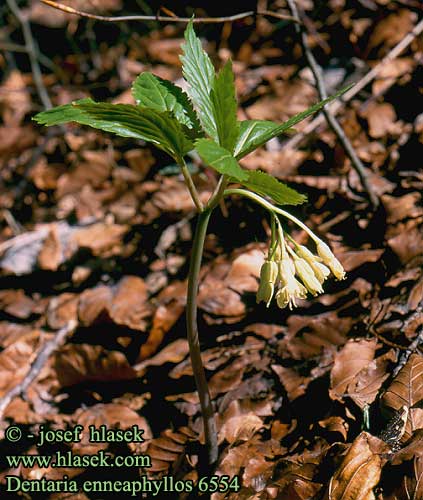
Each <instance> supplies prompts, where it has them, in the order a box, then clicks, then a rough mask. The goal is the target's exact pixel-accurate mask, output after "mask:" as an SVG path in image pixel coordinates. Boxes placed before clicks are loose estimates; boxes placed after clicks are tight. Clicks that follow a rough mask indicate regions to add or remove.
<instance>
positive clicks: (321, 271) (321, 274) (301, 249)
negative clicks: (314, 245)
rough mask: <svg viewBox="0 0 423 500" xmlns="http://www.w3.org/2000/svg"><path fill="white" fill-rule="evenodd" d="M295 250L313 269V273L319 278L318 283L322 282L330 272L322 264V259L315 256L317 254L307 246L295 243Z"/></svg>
mask: <svg viewBox="0 0 423 500" xmlns="http://www.w3.org/2000/svg"><path fill="white" fill-rule="evenodd" d="M295 250H296V252H297V254H298V256H299V257H302V258H303V259H304V260H305V261H307V263H308V264H309V265H310V267H311V268H312V269H313V271H314V275H315V276H316V278H317V279H318V280H319V282H320V284H322V283H323V282H324V281H325V279H326V278H327V277H328V276H329V274H330V270H329V269H328V268H327V267H326V266H325V265H324V264H322V262H321V260H322V259H321V258H320V257H317V255H314V254H313V253H312V252H310V250H309V249H308V248H307V247H305V246H303V245H297V246H296V248H295Z"/></svg>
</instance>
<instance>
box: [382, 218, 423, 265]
mask: <svg viewBox="0 0 423 500" xmlns="http://www.w3.org/2000/svg"><path fill="white" fill-rule="evenodd" d="M413 226H414V227H413ZM388 245H389V246H390V247H391V248H392V250H393V251H394V252H395V253H396V254H397V255H398V257H399V259H400V261H401V262H402V263H403V264H406V263H407V262H409V261H410V260H411V259H412V258H413V257H416V256H418V255H421V253H422V248H423V234H422V230H421V228H419V227H415V225H414V223H412V225H411V227H410V228H406V227H405V228H404V231H401V232H400V233H399V234H398V235H397V236H394V237H392V238H389V240H388Z"/></svg>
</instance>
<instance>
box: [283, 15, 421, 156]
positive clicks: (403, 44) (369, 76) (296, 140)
mask: <svg viewBox="0 0 423 500" xmlns="http://www.w3.org/2000/svg"><path fill="white" fill-rule="evenodd" d="M421 33H423V19H422V20H421V21H419V23H418V24H416V26H415V27H414V28H413V29H412V30H411V31H410V33H408V35H406V36H405V37H404V38H403V39H402V40H401V41H400V42H399V43H398V44H397V45H395V47H394V48H393V49H392V50H391V51H390V52H388V54H387V55H386V56H385V57H384V58H383V59H382V60H381V61H380V62H379V63H378V64H377V65H376V66H375V67H374V68H372V69H371V70H370V71H369V72H368V73H366V74H365V75H364V76H363V78H362V79H361V80H359V81H358V82H357V83H356V84H355V85H354V87H352V88H351V89H350V90H348V91H347V92H345V94H344V95H343V96H342V100H339V99H338V100H337V101H334V102H333V103H332V104H330V105H329V106H328V109H329V110H330V112H331V113H332V114H333V115H336V114H337V113H338V112H339V111H340V110H341V109H342V108H343V107H344V105H345V103H347V102H348V101H350V100H351V99H352V98H353V97H354V96H356V95H357V94H358V93H359V92H360V91H361V90H363V89H364V88H365V87H366V86H367V85H368V84H369V83H370V82H371V81H373V79H374V78H376V77H377V75H378V74H379V73H380V71H381V70H382V68H383V67H384V66H385V65H386V63H388V62H390V61H393V60H394V59H396V58H397V57H398V56H399V55H400V54H401V53H402V52H403V51H404V50H405V49H406V48H407V47H408V46H409V45H410V43H411V42H412V41H413V40H414V39H415V38H416V37H418V36H419V35H420V34H421ZM324 123H325V117H324V116H322V115H319V116H317V117H316V118H314V120H312V121H311V122H310V123H309V124H308V125H306V126H305V127H304V130H303V131H302V132H301V133H300V134H297V135H296V136H294V137H293V138H292V139H290V140H289V141H287V142H285V144H284V147H285V148H289V149H294V148H296V147H297V146H298V145H299V144H301V142H302V141H303V139H304V138H305V137H306V136H308V135H309V134H311V133H312V132H314V131H315V130H316V129H317V128H318V127H320V125H322V124H324Z"/></svg>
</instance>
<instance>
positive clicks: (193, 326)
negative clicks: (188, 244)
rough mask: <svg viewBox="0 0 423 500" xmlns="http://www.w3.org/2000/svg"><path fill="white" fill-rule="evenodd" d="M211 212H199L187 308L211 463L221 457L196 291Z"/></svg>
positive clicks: (189, 334) (193, 245) (193, 365)
mask: <svg viewBox="0 0 423 500" xmlns="http://www.w3.org/2000/svg"><path fill="white" fill-rule="evenodd" d="M211 213H212V209H210V208H207V209H206V210H204V211H202V212H201V213H200V214H199V216H198V221H197V227H196V229H195V235H194V240H193V243H192V254H191V260H190V266H189V275H188V292H187V309H186V321H187V334H188V343H189V351H190V356H191V364H192V371H193V373H194V379H195V384H196V386H197V391H198V396H199V398H200V405H201V411H202V414H203V424H204V438H205V441H206V445H207V449H208V461H209V465H210V466H212V465H213V464H215V463H216V461H217V457H218V446H217V431H216V423H215V420H214V409H213V405H212V401H211V398H210V393H209V389H208V386H207V380H206V374H205V372H204V367H203V362H202V360H201V350H200V341H199V338H198V326H197V295H198V287H199V274H200V268H201V259H202V256H203V248H204V240H205V237H206V233H207V226H208V223H209V219H210V215H211Z"/></svg>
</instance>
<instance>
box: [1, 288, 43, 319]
mask: <svg viewBox="0 0 423 500" xmlns="http://www.w3.org/2000/svg"><path fill="white" fill-rule="evenodd" d="M34 308H35V303H34V301H33V300H32V299H31V298H30V297H28V296H26V295H25V292H24V290H1V291H0V309H2V310H3V311H4V312H5V313H7V314H10V315H11V316H14V317H15V318H19V319H28V318H29V317H30V316H31V315H32V314H33V312H34Z"/></svg>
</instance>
